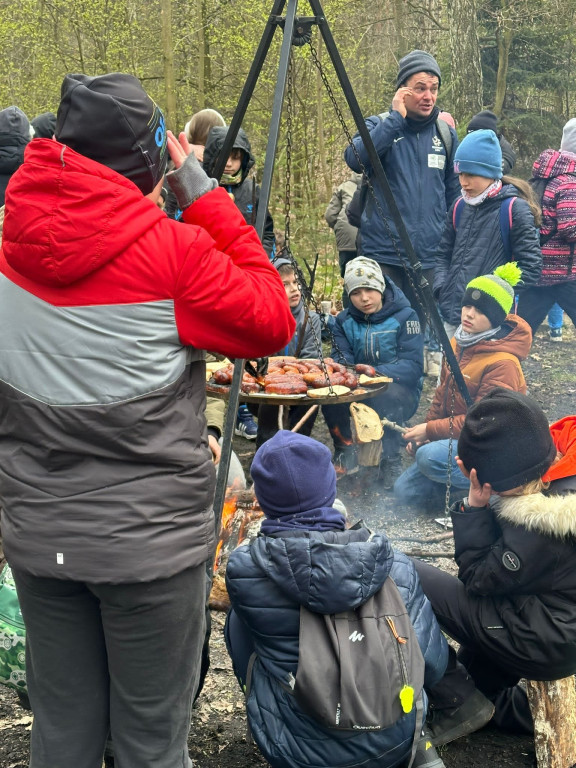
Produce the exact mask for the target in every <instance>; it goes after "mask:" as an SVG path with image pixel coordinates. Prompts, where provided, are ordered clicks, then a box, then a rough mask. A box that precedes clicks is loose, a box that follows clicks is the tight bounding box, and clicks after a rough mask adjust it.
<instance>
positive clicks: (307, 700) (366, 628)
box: [292, 577, 424, 732]
mask: <svg viewBox="0 0 576 768" xmlns="http://www.w3.org/2000/svg"><path fill="white" fill-rule="evenodd" d="M423 684H424V658H423V656H422V652H421V650H420V646H419V644H418V639H417V637H416V633H415V632H414V627H413V626H412V622H411V621H410V617H409V616H408V612H407V610H406V606H405V604H404V601H403V600H402V597H401V596H400V593H399V592H398V588H397V586H396V584H395V583H394V581H393V580H392V579H391V578H390V577H388V578H387V579H386V581H385V582H384V584H383V586H382V588H381V589H380V590H379V591H378V592H377V593H376V594H375V595H373V596H372V597H371V598H369V599H368V600H367V601H366V602H365V603H364V604H363V605H361V606H360V607H359V608H357V609H356V610H350V611H346V612H344V613H337V614H331V615H323V614H319V613H312V612H311V611H308V610H307V609H306V608H304V607H300V647H299V654H298V671H297V673H296V679H295V682H294V687H293V691H292V692H293V694H294V697H295V698H296V701H297V702H298V704H299V706H300V707H301V708H302V710H303V711H304V712H306V713H307V714H308V715H310V716H311V717H312V718H314V719H315V720H317V721H318V722H320V723H322V725H324V726H325V727H327V728H338V729H343V730H354V731H357V730H381V729H384V728H389V727H390V726H392V725H394V723H396V722H397V721H398V720H399V719H400V718H401V717H402V716H403V715H404V714H407V713H409V712H412V711H413V709H414V708H415V707H417V704H418V702H421V694H422V687H423ZM417 708H418V707H417ZM420 709H421V707H420ZM416 721H417V722H416V729H417V730H418V732H419V726H420V725H421V716H420V717H418V712H417V717H416Z"/></svg>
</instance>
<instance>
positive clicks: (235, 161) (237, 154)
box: [224, 149, 242, 176]
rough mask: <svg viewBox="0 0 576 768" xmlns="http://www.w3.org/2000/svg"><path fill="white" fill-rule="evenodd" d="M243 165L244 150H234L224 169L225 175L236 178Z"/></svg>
mask: <svg viewBox="0 0 576 768" xmlns="http://www.w3.org/2000/svg"><path fill="white" fill-rule="evenodd" d="M241 165H242V150H241V149H235V150H232V154H231V155H230V157H229V158H228V161H227V163H226V167H225V168H224V173H227V174H228V175H229V176H235V175H236V174H237V173H238V171H239V170H240V166H241Z"/></svg>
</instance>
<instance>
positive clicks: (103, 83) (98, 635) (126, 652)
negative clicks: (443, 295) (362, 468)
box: [0, 74, 294, 768]
mask: <svg viewBox="0 0 576 768" xmlns="http://www.w3.org/2000/svg"><path fill="white" fill-rule="evenodd" d="M183 142H184V140H183ZM185 143H186V142H184V144H185ZM166 147H167V138H166V131H165V126H164V117H163V115H162V112H161V111H160V110H159V108H158V107H157V106H156V105H155V104H154V102H153V101H152V100H151V99H150V98H149V97H148V96H147V95H146V93H145V92H144V90H143V89H142V87H141V85H140V83H139V81H138V80H137V79H136V78H134V77H132V76H129V75H121V74H109V75H103V76H101V77H94V78H92V77H87V76H85V75H68V76H67V77H66V78H65V79H64V83H63V85H62V101H61V104H60V107H59V110H58V119H57V125H56V141H52V140H48V139H39V140H37V141H34V142H32V143H31V144H30V145H29V147H28V148H27V151H26V156H25V161H24V164H23V165H22V166H21V168H20V169H19V170H18V171H17V173H16V174H15V175H14V177H13V179H12V182H11V184H10V187H9V189H8V195H7V200H6V216H5V222H4V233H3V234H4V237H3V254H2V257H1V259H0V297H1V298H0V316H1V322H2V328H3V332H2V336H1V339H0V369H1V370H2V381H1V383H0V417H1V419H2V422H3V429H2V434H1V436H0V500H1V506H2V508H3V513H2V523H1V524H2V534H3V537H4V547H5V553H6V556H7V558H8V561H9V563H10V565H11V566H12V569H13V572H14V575H15V579H16V583H17V587H18V594H19V597H20V602H21V607H22V613H23V616H24V620H25V623H26V629H27V654H28V656H27V658H28V663H27V673H28V686H29V693H30V700H31V704H32V707H33V710H34V725H33V728H32V737H31V754H32V758H31V760H32V764H33V765H34V766H37V768H48V766H53V765H58V766H59V768H77V766H80V765H81V766H84V767H85V768H92V767H94V768H95V767H96V766H100V765H101V763H102V753H103V750H104V743H105V741H106V737H107V734H108V731H109V730H110V732H111V735H112V738H113V741H114V748H115V755H116V758H117V760H118V763H119V764H120V765H125V766H138V768H152V766H154V768H176V766H178V768H183V767H185V766H189V765H190V761H189V757H188V752H187V747H186V742H187V736H188V731H189V725H190V709H191V701H192V694H193V692H194V690H195V686H196V680H197V674H198V666H199V657H200V649H201V646H202V641H203V638H204V600H205V563H206V561H207V559H208V558H209V557H210V556H211V553H212V548H213V528H214V520H213V514H212V498H213V491H214V480H215V473H214V468H213V463H212V459H211V454H210V451H209V448H208V440H207V432H206V422H205V416H204V411H205V405H206V400H205V362H204V352H203V350H205V349H210V350H214V351H216V352H220V353H222V354H224V355H227V356H230V357H254V356H261V355H266V354H269V353H271V352H273V351H274V350H276V349H278V348H279V347H280V346H282V345H283V344H285V343H286V342H287V341H288V340H289V339H290V338H291V336H292V334H293V332H294V321H293V319H292V315H291V313H290V309H289V307H288V302H287V300H286V294H285V291H284V287H283V285H282V281H281V280H280V278H279V276H278V273H277V271H276V269H275V268H274V267H273V266H272V265H271V264H270V263H269V260H268V257H267V255H266V253H265V252H264V250H263V248H262V246H261V244H260V241H259V239H258V237H257V235H256V232H255V231H254V229H253V228H252V227H250V226H248V225H247V224H246V223H245V222H244V219H243V217H242V215H241V214H240V213H239V212H238V210H237V209H236V207H235V206H234V204H233V203H232V201H231V200H230V198H229V196H228V195H227V194H226V192H225V191H224V190H220V189H217V188H216V186H217V184H216V181H215V180H213V179H209V178H208V177H207V176H206V174H205V173H204V171H203V170H202V169H201V168H200V166H199V165H198V163H197V161H196V159H195V158H194V156H193V155H190V156H189V157H187V158H186V154H185V150H184V149H183V148H181V147H180V145H179V144H178V142H176V140H175V139H174V138H173V137H172V136H171V135H170V136H169V138H168V148H169V151H170V154H171V156H172V159H173V160H174V162H175V164H176V167H177V169H178V170H177V171H176V172H175V173H174V174H172V175H170V176H169V177H168V180H169V182H170V184H171V186H172V189H173V190H174V192H175V193H176V195H177V197H178V200H179V204H180V206H181V207H182V209H183V210H184V220H185V222H186V224H187V226H183V225H182V224H177V223H176V222H174V221H171V220H169V219H168V218H167V217H166V216H165V215H164V214H163V213H162V212H161V211H160V210H159V209H158V208H157V207H156V205H155V200H156V198H157V196H158V194H159V192H160V189H161V186H162V182H163V177H164V171H165V167H166V158H167V154H168V153H167V151H166Z"/></svg>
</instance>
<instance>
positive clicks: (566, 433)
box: [542, 416, 576, 482]
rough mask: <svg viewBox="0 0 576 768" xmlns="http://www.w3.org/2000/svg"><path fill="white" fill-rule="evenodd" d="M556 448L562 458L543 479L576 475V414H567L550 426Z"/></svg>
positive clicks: (548, 479) (556, 478) (557, 478)
mask: <svg viewBox="0 0 576 768" xmlns="http://www.w3.org/2000/svg"><path fill="white" fill-rule="evenodd" d="M550 433H551V435H552V439H553V440H554V445H555V446H556V449H557V450H558V451H560V453H561V454H563V455H562V458H561V459H560V460H559V461H558V462H557V463H556V464H553V465H552V466H551V467H550V469H549V470H548V471H547V472H546V474H544V475H543V476H542V480H544V481H545V482H548V481H550V480H559V479H560V478H562V477H571V476H572V475H576V416H565V417H564V418H563V419H560V421H556V422H555V423H554V424H552V425H551V426H550Z"/></svg>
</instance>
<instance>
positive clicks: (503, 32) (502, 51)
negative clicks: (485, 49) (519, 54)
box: [494, 0, 514, 117]
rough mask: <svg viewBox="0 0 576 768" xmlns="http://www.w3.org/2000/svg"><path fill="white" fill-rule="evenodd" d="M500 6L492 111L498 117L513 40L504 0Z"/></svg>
mask: <svg viewBox="0 0 576 768" xmlns="http://www.w3.org/2000/svg"><path fill="white" fill-rule="evenodd" d="M502 8H503V13H502V14H501V15H500V16H499V18H498V26H497V28H496V41H497V43H498V72H497V73H496V96H495V99H494V113H495V114H496V115H498V117H502V110H503V109H504V100H505V98H506V86H507V80H508V62H509V59H510V48H511V46H512V41H513V40H514V29H513V23H512V21H511V20H510V19H508V18H507V13H506V2H505V0H502Z"/></svg>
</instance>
